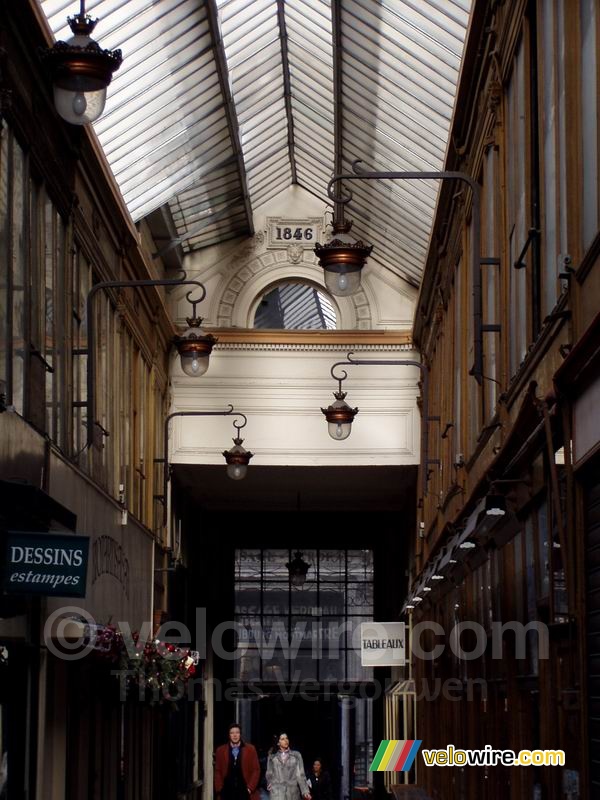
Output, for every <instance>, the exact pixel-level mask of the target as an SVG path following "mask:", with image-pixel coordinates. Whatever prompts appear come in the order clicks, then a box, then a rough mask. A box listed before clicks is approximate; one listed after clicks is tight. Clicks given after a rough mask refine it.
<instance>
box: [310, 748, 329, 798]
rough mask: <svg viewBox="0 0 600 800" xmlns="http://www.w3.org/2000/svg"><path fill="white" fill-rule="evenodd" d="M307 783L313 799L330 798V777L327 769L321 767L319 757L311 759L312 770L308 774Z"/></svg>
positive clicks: (321, 763)
mask: <svg viewBox="0 0 600 800" xmlns="http://www.w3.org/2000/svg"><path fill="white" fill-rule="evenodd" d="M308 783H309V785H310V794H311V796H312V799H313V800H332V798H331V778H330V777H329V773H328V772H327V770H324V769H323V762H322V761H321V759H320V758H317V759H316V760H315V761H313V765H312V770H311V771H310V774H309V776H308Z"/></svg>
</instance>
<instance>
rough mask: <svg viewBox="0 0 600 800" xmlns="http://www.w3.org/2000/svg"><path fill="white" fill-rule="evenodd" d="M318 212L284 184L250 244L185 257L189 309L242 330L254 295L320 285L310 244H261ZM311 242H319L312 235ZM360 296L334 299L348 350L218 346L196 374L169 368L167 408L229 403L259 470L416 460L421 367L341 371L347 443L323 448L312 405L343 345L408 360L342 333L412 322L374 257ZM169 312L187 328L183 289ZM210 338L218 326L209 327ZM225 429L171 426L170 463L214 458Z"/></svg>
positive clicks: (407, 352) (409, 294)
mask: <svg viewBox="0 0 600 800" xmlns="http://www.w3.org/2000/svg"><path fill="white" fill-rule="evenodd" d="M325 210H326V209H325V205H324V204H323V203H321V202H320V201H319V200H317V199H316V198H314V197H313V196H312V195H310V194H308V193H307V192H305V191H304V190H303V189H301V188H300V187H297V186H292V187H290V188H289V189H287V190H286V191H285V192H283V193H282V194H281V195H280V196H279V197H278V198H276V199H275V200H273V201H272V202H271V203H269V204H268V205H267V206H265V207H263V208H262V209H258V210H257V211H256V212H255V229H256V234H255V236H254V237H253V238H248V239H246V240H243V241H240V240H237V241H235V242H230V243H227V244H225V245H219V246H218V247H213V248H207V249H206V250H203V251H200V252H198V253H194V254H193V255H192V256H189V257H188V259H187V262H186V269H187V272H188V277H190V278H198V279H199V280H201V281H202V283H204V285H205V286H206V289H207V296H206V299H205V300H204V301H203V303H202V304H201V305H200V306H199V307H198V311H199V313H200V314H201V315H203V316H204V318H205V325H207V326H210V327H217V328H218V327H227V328H231V327H234V328H235V327H238V328H249V327H251V326H252V321H253V317H254V311H255V308H256V305H257V302H258V300H259V298H260V297H261V296H262V294H263V293H264V292H265V291H266V290H267V289H268V288H270V287H271V286H272V285H274V284H275V283H277V282H279V281H283V280H290V279H294V278H295V279H298V278H301V279H304V280H307V281H310V282H312V283H313V284H314V285H316V286H319V287H321V288H323V289H324V286H325V284H324V281H323V270H322V269H321V268H320V267H319V266H318V264H317V262H316V258H315V256H314V253H313V252H312V245H311V246H310V247H307V248H305V249H303V250H302V252H300V253H299V252H298V251H297V250H296V251H294V250H288V249H287V246H286V247H284V248H281V249H271V248H270V246H269V237H268V234H267V219H268V218H269V217H284V218H288V219H309V218H312V219H316V220H317V222H318V223H320V224H321V226H322V225H323V222H322V221H323V217H324V212H325ZM320 238H321V241H323V240H326V238H327V234H325V237H323V236H321V237H320ZM363 286H364V288H363V291H361V292H359V293H358V294H357V295H355V296H353V297H350V298H332V300H333V302H334V305H335V307H336V310H337V313H338V328H339V329H342V330H344V331H348V334H347V337H348V338H347V345H346V344H344V345H337V346H333V345H327V344H323V345H322V344H318V345H287V344H286V345H276V344H270V345H269V344H252V345H241V344H240V345H234V344H218V345H217V346H216V347H215V349H214V350H213V354H212V356H211V361H210V367H209V369H208V372H207V373H206V375H204V376H203V377H202V378H200V379H192V378H188V377H187V376H185V375H184V374H183V373H182V372H181V370H180V368H179V364H178V362H177V361H176V360H175V359H173V362H172V363H173V367H172V410H173V411H187V410H205V411H214V410H218V409H226V408H227V406H228V404H229V403H231V404H233V405H234V406H235V408H236V409H239V410H240V411H243V412H244V413H246V414H247V415H248V425H247V427H246V428H245V429H244V432H243V434H244V438H245V446H246V447H247V448H248V449H249V450H252V452H254V453H255V458H254V460H253V461H252V464H257V465H259V464H262V465H276V466H284V465H296V466H316V465H338V466H340V465H355V466H359V465H361V466H363V465H386V464H387V465H405V464H417V463H418V461H419V411H418V408H417V404H416V397H417V394H418V392H417V384H418V381H419V378H420V375H419V371H418V370H417V369H416V368H414V367H398V366H396V367H391V366H381V367H379V366H375V367H373V366H368V367H351V368H350V369H349V374H350V377H349V379H348V380H347V381H346V384H345V386H344V389H345V391H347V392H348V397H347V402H349V403H350V405H352V406H353V407H354V406H358V407H359V409H360V412H359V414H358V416H357V417H356V420H355V422H354V425H353V431H352V434H351V435H350V437H349V438H348V439H347V440H345V441H343V442H335V441H333V440H332V439H331V438H330V437H329V436H328V433H327V423H326V421H325V418H324V416H323V414H322V413H321V410H320V408H321V407H325V406H328V405H329V404H330V403H331V402H333V399H334V398H333V395H332V392H333V391H334V390H335V389H337V383H336V382H335V381H334V380H333V379H332V378H331V375H330V368H331V365H332V364H333V363H334V362H335V361H342V360H344V359H345V356H346V353H348V351H350V350H353V351H354V352H355V354H356V357H359V358H360V357H363V358H381V359H386V358H387V359H418V357H417V355H416V353H414V351H413V350H412V349H411V348H410V347H408V346H404V347H401V346H390V345H386V346H382V347H379V348H377V347H370V346H369V347H366V346H357V345H356V344H355V343H354V342H353V338H352V330H357V329H360V330H381V331H382V330H396V331H406V330H408V329H410V327H411V324H412V317H413V310H414V303H415V299H416V297H415V295H416V293H415V290H414V289H413V288H412V287H410V286H409V285H408V284H406V283H405V282H404V281H402V280H401V279H399V278H395V277H394V276H392V275H390V274H389V273H385V274H382V270H381V268H379V270H378V268H377V266H376V265H375V264H374V262H373V261H372V260H370V263H369V265H368V266H367V267H365V269H364V271H363ZM172 300H173V303H174V308H175V313H174V316H175V317H176V319H177V321H178V323H179V324H180V325H182V326H184V325H185V317H186V316H188V315H189V313H190V307H189V305H188V303H187V301H186V300H185V292H184V291H178V293H177V294H176V295H174V296H173V298H172ZM215 333H216V335H217V336H218V330H217V331H215ZM234 433H235V431H234V429H233V426H232V421H231V419H227V418H226V417H223V418H221V417H210V418H209V417H204V418H203V417H196V418H193V417H192V418H189V417H188V418H178V419H175V420H174V421H173V422H172V432H171V437H170V459H171V461H172V462H173V463H186V464H194V463H202V464H222V463H224V460H223V456H222V451H223V450H225V449H228V448H229V447H230V446H231V438H232V436H233V435H234Z"/></svg>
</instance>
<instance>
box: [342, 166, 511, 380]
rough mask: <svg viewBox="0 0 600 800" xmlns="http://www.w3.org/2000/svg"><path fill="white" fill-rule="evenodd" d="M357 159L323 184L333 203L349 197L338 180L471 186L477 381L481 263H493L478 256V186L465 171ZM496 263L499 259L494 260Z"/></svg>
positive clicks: (478, 374) (478, 369)
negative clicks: (398, 167)
mask: <svg viewBox="0 0 600 800" xmlns="http://www.w3.org/2000/svg"><path fill="white" fill-rule="evenodd" d="M360 164H362V161H360V159H359V160H357V161H355V162H354V163H353V164H352V169H353V170H354V172H350V173H342V174H339V175H334V176H333V178H332V179H331V180H330V181H329V183H328V184H327V194H328V196H329V198H330V199H331V201H332V202H333V203H338V204H339V203H341V204H342V205H345V204H347V203H349V202H350V201H351V200H352V192H349V193H348V194H347V195H346V196H342V194H341V191H339V190H338V192H337V196H336V192H335V186H336V184H337V183H339V182H340V181H363V180H366V181H377V180H392V181H396V180H408V181H426V180H458V181H463V183H466V184H467V186H469V188H470V189H471V194H472V198H473V204H472V215H473V216H472V235H471V263H472V264H473V327H474V337H473V339H474V345H473V350H474V354H473V366H472V367H471V369H470V374H471V375H472V376H473V377H474V378H475V380H476V381H477V383H479V384H481V382H482V380H483V332H484V326H483V297H482V290H481V266H482V264H483V263H484V262H485V263H491V262H493V263H496V262H497V259H485V260H484V259H482V257H481V189H480V186H479V184H478V183H477V181H476V180H474V179H473V178H472V177H471V176H470V175H468V174H467V173H466V172H456V171H452V170H442V171H439V172H366V171H365V172H363V171H361V168H360V166H359V165H360ZM498 263H499V262H498Z"/></svg>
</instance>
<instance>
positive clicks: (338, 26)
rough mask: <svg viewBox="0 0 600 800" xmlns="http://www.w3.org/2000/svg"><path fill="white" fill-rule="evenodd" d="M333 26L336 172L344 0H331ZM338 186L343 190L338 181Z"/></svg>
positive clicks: (340, 159)
mask: <svg viewBox="0 0 600 800" xmlns="http://www.w3.org/2000/svg"><path fill="white" fill-rule="evenodd" d="M331 28H332V41H333V150H334V156H335V164H334V172H335V174H336V175H339V173H340V172H341V171H342V165H343V163H344V161H343V154H342V141H343V138H344V136H343V133H344V120H343V116H344V113H343V108H342V91H343V90H342V0H331ZM337 186H338V187H339V189H340V191H341V186H340V184H339V182H338V184H337Z"/></svg>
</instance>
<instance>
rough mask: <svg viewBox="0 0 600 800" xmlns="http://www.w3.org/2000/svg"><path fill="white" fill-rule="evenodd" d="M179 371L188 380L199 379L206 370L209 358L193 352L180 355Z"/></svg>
mask: <svg viewBox="0 0 600 800" xmlns="http://www.w3.org/2000/svg"><path fill="white" fill-rule="evenodd" d="M180 360H181V369H182V370H183V371H184V372H185V374H186V375H189V376H190V378H199V377H200V376H201V375H204V373H205V372H206V370H207V369H208V362H209V356H208V355H207V354H204V355H203V354H201V353H196V352H195V351H193V350H189V351H184V352H183V353H180Z"/></svg>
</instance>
